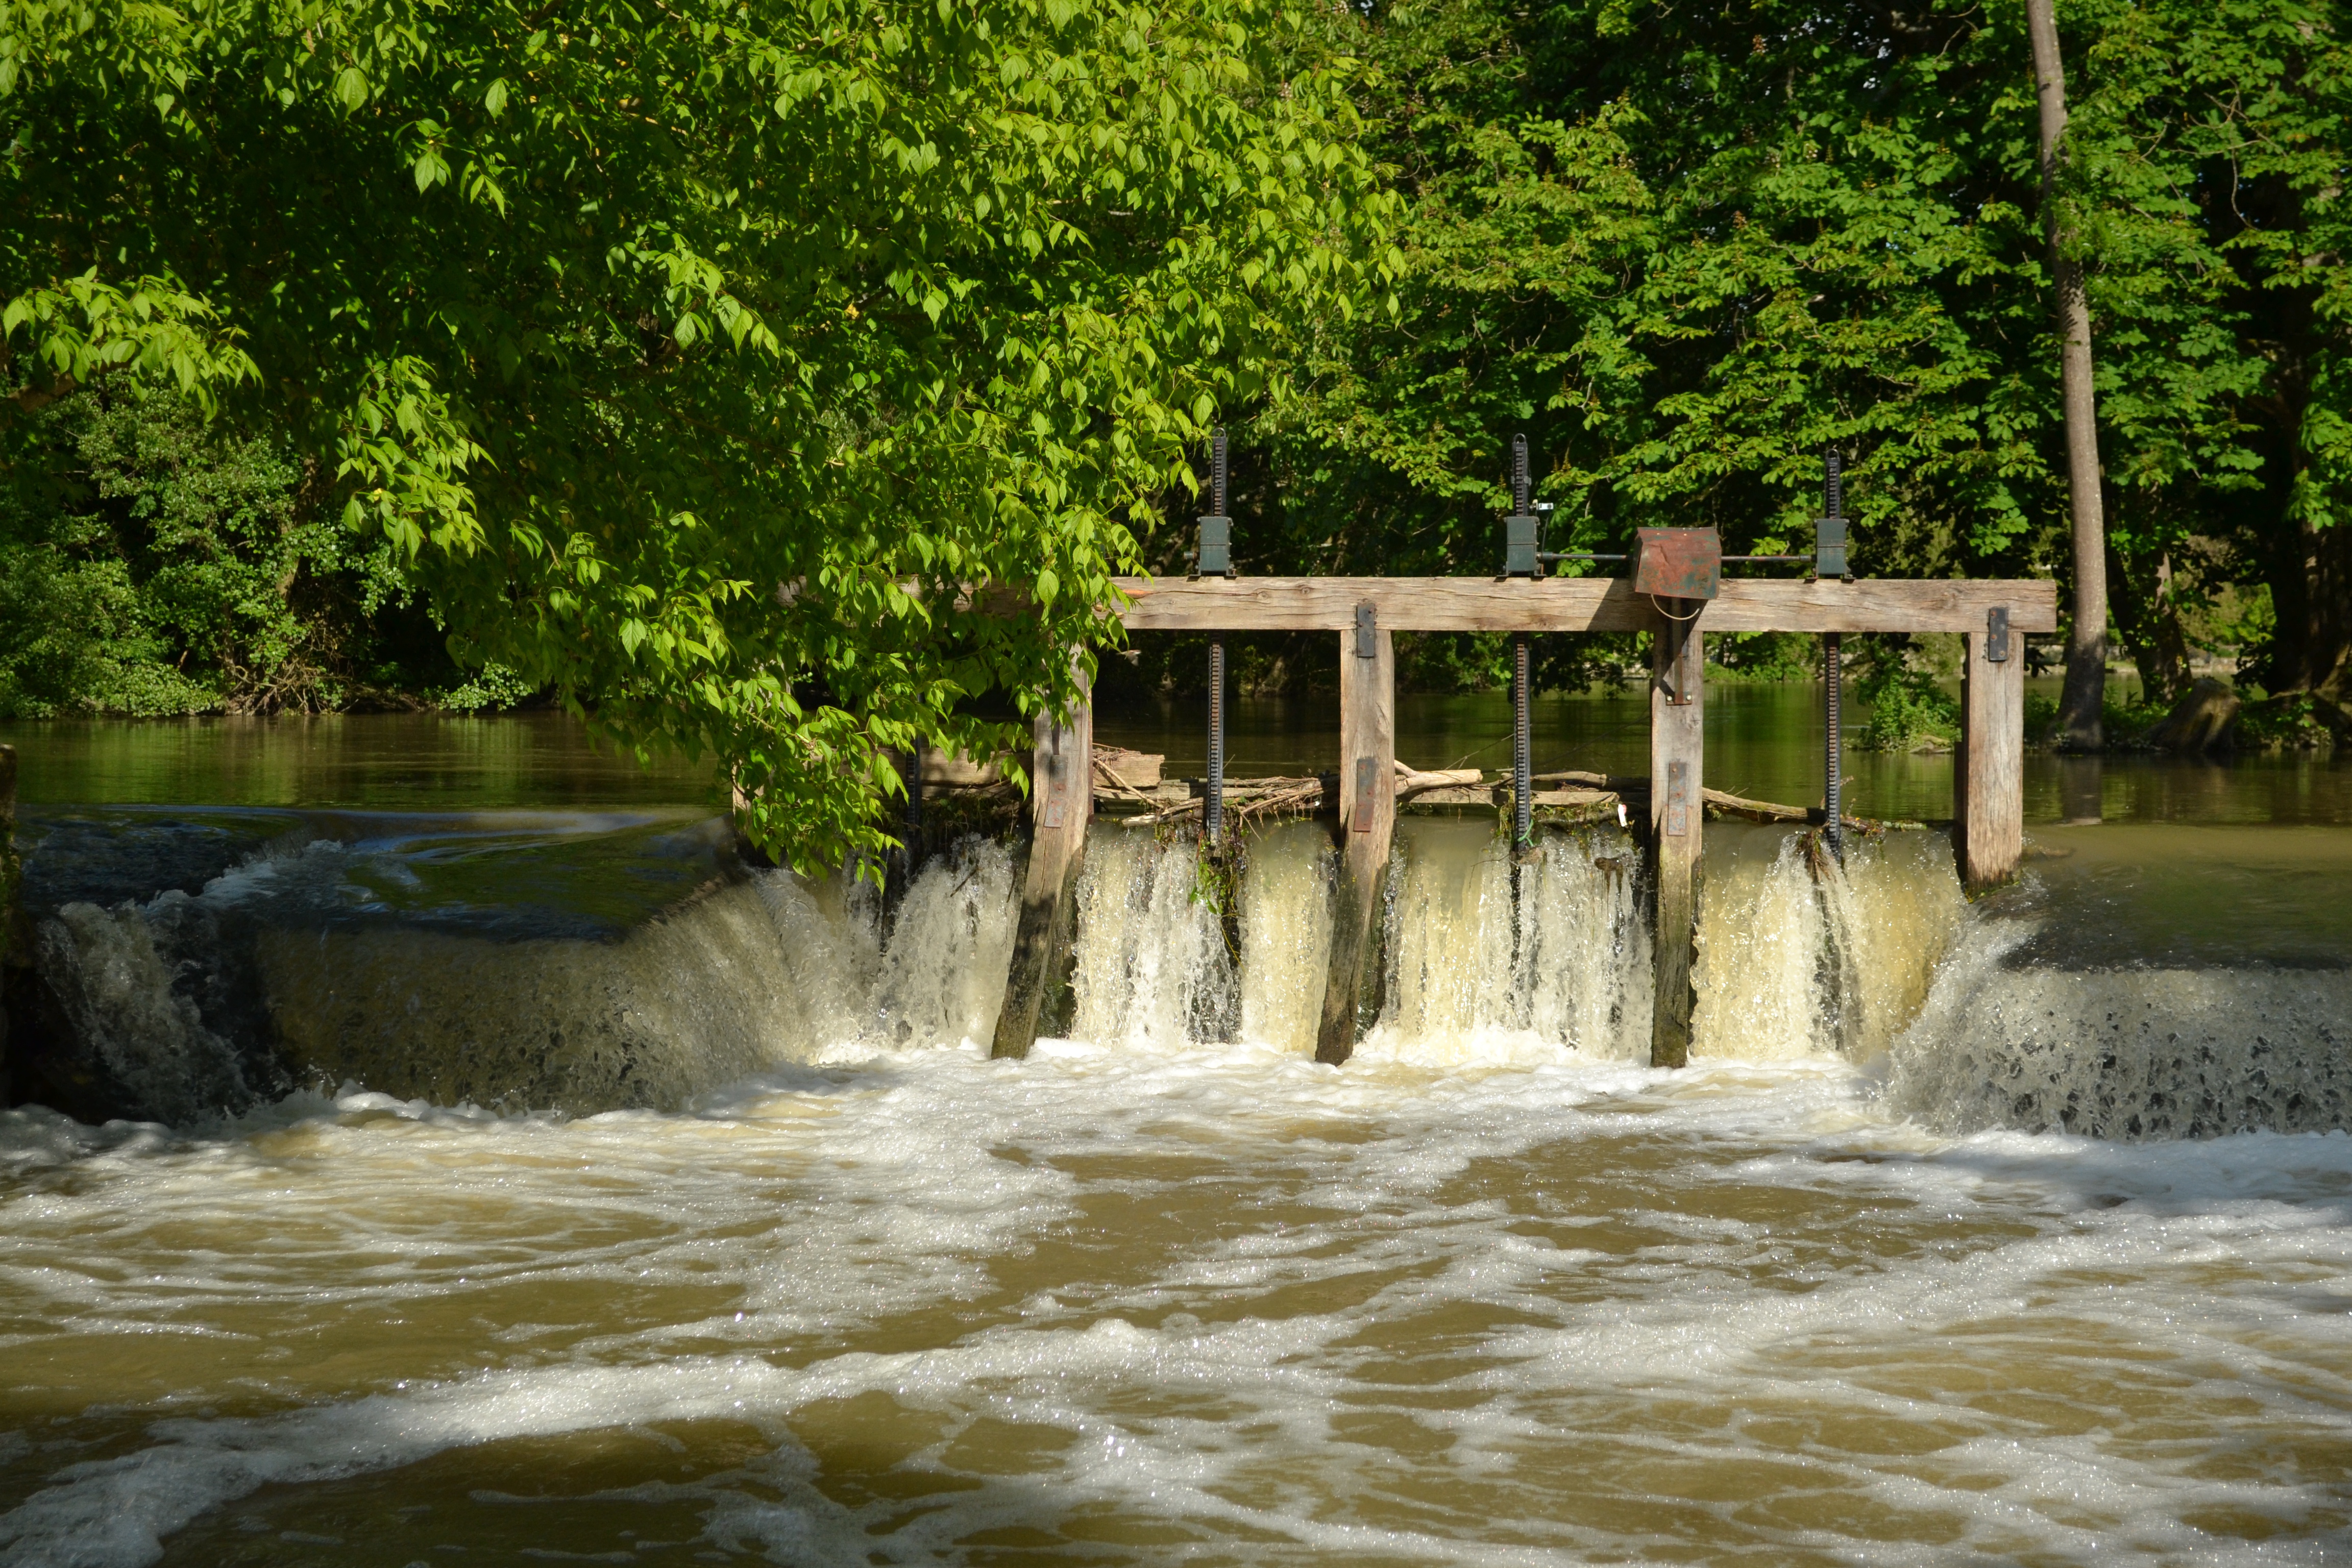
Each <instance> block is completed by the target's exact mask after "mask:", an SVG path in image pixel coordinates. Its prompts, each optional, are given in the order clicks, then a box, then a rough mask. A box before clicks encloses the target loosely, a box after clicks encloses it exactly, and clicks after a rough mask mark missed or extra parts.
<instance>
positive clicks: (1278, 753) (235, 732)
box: [0, 682, 2352, 826]
mask: <svg viewBox="0 0 2352 1568" xmlns="http://www.w3.org/2000/svg"><path fill="white" fill-rule="evenodd" d="M2041 685H2046V686H2048V687H2049V688H2050V690H2049V693H2048V694H2049V695H2052V696H2053V697H2054V696H2055V694H2056V686H2055V683H2054V682H2042V683H2037V686H2041ZM1706 702H1707V710H1706V782H1707V784H1709V786H1710V787H1713V788H1716V789H1723V790H1728V791H1730V792H1731V793H1732V794H1734V795H1748V796H1751V797H1753V798H1756V799H1760V800H1774V801H1781V802H1786V803H1789V804H1792V805H1819V804H1820V802H1821V795H1822V699H1821V692H1820V690H1819V689H1818V688H1816V687H1814V686H1812V685H1811V684H1808V683H1802V682H1790V683H1784V684H1776V685H1766V684H1756V685H1734V684H1719V685H1717V686H1714V687H1712V688H1710V689H1708V692H1707V697H1706ZM1849 707H1850V710H1851V711H1850V714H1849V717H1848V721H1847V733H1848V736H1849V744H1848V748H1847V751H1846V754H1845V776H1846V784H1845V791H1846V794H1845V798H1846V802H1847V805H1848V808H1849V809H1850V810H1852V811H1853V812H1854V813H1855V814H1857V815H1860V816H1881V817H1894V818H1903V819H1908V820H1915V821H1940V820H1944V819H1947V818H1948V817H1949V816H1951V814H1952V758H1951V756H1950V754H1949V753H1928V754H1922V755H1913V754H1908V753H1887V752H1863V751H1858V750H1855V749H1853V746H1852V744H1851V737H1853V736H1854V735H1857V734H1859V733H1860V732H1861V730H1862V728H1863V725H1864V723H1865V722H1866V720H1867V713H1866V710H1863V709H1862V708H1861V707H1860V706H1859V705H1858V704H1853V703H1851V702H1850V703H1849ZM1534 717H1535V725H1534V728H1535V765H1536V768H1537V771H1538V772H1545V771H1549V770H1554V769H1565V768H1581V769H1587V770H1590V771H1593V772H1599V773H1647V772H1648V771H1649V711H1648V708H1647V705H1646V703H1645V702H1644V700H1643V699H1642V697H1641V696H1640V695H1639V694H1638V693H1633V694H1624V695H1616V696H1606V695H1604V696H1577V697H1559V696H1550V697H1542V698H1538V700H1537V701H1536V703H1535V705H1534ZM1206 727H1207V712H1206V709H1205V707H1204V705H1203V704H1202V703H1199V702H1189V701H1170V702H1165V703H1155V704H1131V705H1127V706H1123V707H1118V708H1110V707H1106V708H1105V709H1104V710H1101V711H1098V712H1097V714H1096V716H1095V733H1096V738H1097V740H1099V741H1101V742H1104V743H1106V744H1109V745H1118V746H1127V747H1131V748H1133V749H1135V750H1137V751H1146V752H1162V753H1164V754H1165V755H1166V757H1167V759H1168V763H1167V766H1168V769H1169V771H1170V772H1171V773H1175V774H1180V775H1198V774H1200V773H1202V772H1203V771H1204V770H1205V768H1206V766H1207V757H1208V742H1207V735H1206ZM1397 731H1398V742H1397V751H1398V754H1399V756H1400V757H1401V758H1402V760H1403V761H1405V762H1407V763H1412V765H1414V766H1416V767H1424V768H1434V767H1482V768H1490V769H1502V768H1507V767H1508V766H1509V765H1510V755H1511V729H1510V705H1509V703H1508V701H1507V700H1506V699H1505V698H1504V696H1503V695H1502V694H1501V693H1499V692H1486V693H1481V694H1478V695H1475V696H1468V697H1432V696H1412V695H1408V696H1404V697H1401V698H1399V699H1398V702H1397ZM1227 737H1228V738H1227V742H1226V756H1227V768H1228V770H1229V771H1230V772H1231V773H1233V774H1234V776H1237V777H1251V776H1257V775H1264V774H1270V773H1306V772H1318V771H1328V769H1330V768H1333V767H1336V766H1337V765H1338V758H1339V712H1338V707H1337V705H1336V703H1334V702H1331V701H1329V700H1300V701H1287V702H1281V701H1266V702H1236V703H1234V704H1233V706H1232V708H1231V710H1230V714H1229V717H1228V721H1227ZM0 743H8V744H13V745H15V746H16V750H17V757H18V770H19V772H18V786H17V787H18V794H19V798H20V799H21V800H23V801H24V802H25V803H26V805H236V806H299V807H314V806H332V807H349V808H360V809H371V810H378V811H457V812H479V811H489V810H508V809H522V808H532V807H541V808H549V809H557V810H592V809H598V808H608V807H650V806H697V807H703V808H707V809H710V810H716V809H719V808H720V807H722V806H723V805H725V797H724V795H723V793H722V792H721V791H720V789H719V786H718V785H717V784H716V783H715V782H714V780H713V776H712V773H711V772H710V769H709V766H708V765H707V763H689V762H688V761H686V760H685V759H683V758H681V757H677V756H676V755H657V756H656V757H654V758H652V759H650V761H648V762H646V763H640V762H639V761H638V759H637V758H636V757H635V756H634V755H632V754H630V753H628V752H622V751H618V750H616V749H615V748H614V747H612V746H610V745H605V744H599V743H597V742H594V741H593V740H592V739H591V737H590V735H589V733H588V731H587V728H586V727H585V726H584V725H583V724H581V723H580V722H579V721H576V720H573V719H571V718H569V717H567V716H565V715H562V714H560V713H528V714H513V715H504V716H499V717H495V718H463V717H450V716H443V715H437V714H409V713H401V714H345V715H336V716H330V717H324V718H311V719H174V720H146V721H119V720H70V721H47V722H40V723H17V724H9V725H0ZM2025 815H2026V820H2027V821H2028V822H2029V823H2034V824H2056V823H2063V822H2068V821H2082V820H2084V819H2093V820H2098V821H2104V822H2107V823H2119V822H2171V823H2181V824H2214V825H2221V824H2231V825H2242V826H2253V825H2263V824H2269V825H2291V824H2299V825H2305V826H2347V825H2352V759H2330V758H2326V757H2319V756H2314V755H2311V754H2308V753H2286V754H2272V755H2248V756H2244V757H2238V758H2232V759H2229V760H2226V761H2212V762H2208V761H2201V760H2200V761H2190V760H2185V759H2180V758H2173V757H2163V756H2153V755H2143V754H2136V753H2125V752H2119V753H2116V754H2115V755H2111V756H2106V757H2060V756H2056V755H2054V754H2052V753H2049V752H2029V753H2028V754H2027V756H2026V764H2025Z"/></svg>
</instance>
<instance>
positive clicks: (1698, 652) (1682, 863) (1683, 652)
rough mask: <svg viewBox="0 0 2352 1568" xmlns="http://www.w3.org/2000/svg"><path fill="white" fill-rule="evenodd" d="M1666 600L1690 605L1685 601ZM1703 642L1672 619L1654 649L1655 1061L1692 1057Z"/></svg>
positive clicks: (1669, 1063)
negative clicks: (1692, 963)
mask: <svg viewBox="0 0 2352 1568" xmlns="http://www.w3.org/2000/svg"><path fill="white" fill-rule="evenodd" d="M1665 603H1666V604H1667V605H1672V606H1675V608H1676V613H1677V614H1686V613H1687V612H1686V611H1684V610H1682V609H1681V608H1680V604H1681V602H1680V601H1677V600H1672V599H1669V600H1667V601H1665ZM1690 608H1691V609H1694V610H1695V609H1697V608H1699V606H1698V605H1691V606H1690ZM1705 648H1706V638H1705V637H1702V636H1700V634H1699V633H1698V631H1697V630H1696V628H1695V627H1692V626H1687V625H1684V624H1680V623H1674V622H1669V623H1668V624H1667V625H1665V626H1663V627H1661V628H1660V629H1659V631H1658V634H1657V637H1656V640H1655V642H1654V644H1653V646H1652V650H1651V655H1650V671H1651V675H1650V862H1651V866H1652V868H1653V871H1654V878H1655V886H1656V888H1657V900H1658V924H1657V937H1656V942H1655V943H1654V946H1655V948H1656V959H1655V974H1656V988H1657V989H1656V1001H1655V1004H1654V1006H1653V1008H1652V1011H1651V1014H1650V1065H1651V1066H1652V1067H1658V1068H1678V1067H1681V1066H1682V1065H1683V1064H1684V1063H1685V1062H1686V1061H1688V1060H1689V1059H1690V1039H1691V1012H1692V1009H1693V1008H1694V1007H1695V1006H1696V1004H1697V1000H1698V997H1697V993H1696V991H1694V990H1693V989H1692V986H1691V962H1692V957H1693V951H1692V950H1693V944H1694V941H1695V939H1696V936H1697V933H1698V900H1699V869H1698V855H1699V839H1700V829H1701V828H1702V827H1703V826H1705V823H1706V804H1705V803H1706V796H1705V795H1704V794H1702V791H1703V789H1704V787H1705V786H1704V784H1702V783H1701V773H1702V766H1701V764H1702V763H1704V761H1705V758H1706V746H1705V740H1704V734H1703V731H1702V729H1701V721H1702V720H1704V719H1705V717H1706V682H1705V679H1704V672H1705V670H1706V651H1705Z"/></svg>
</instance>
